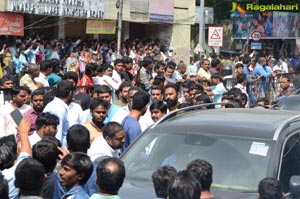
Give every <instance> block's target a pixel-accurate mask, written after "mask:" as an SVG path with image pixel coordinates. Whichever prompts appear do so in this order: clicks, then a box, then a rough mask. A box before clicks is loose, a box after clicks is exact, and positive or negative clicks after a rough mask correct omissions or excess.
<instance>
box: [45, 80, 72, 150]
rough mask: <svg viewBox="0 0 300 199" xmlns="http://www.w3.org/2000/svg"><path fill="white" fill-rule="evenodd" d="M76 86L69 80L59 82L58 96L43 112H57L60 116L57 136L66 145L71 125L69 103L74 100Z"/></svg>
mask: <svg viewBox="0 0 300 199" xmlns="http://www.w3.org/2000/svg"><path fill="white" fill-rule="evenodd" d="M74 91H75V87H74V86H73V84H72V83H71V82H69V81H67V80H63V81H61V82H59V83H58V84H57V88H56V97H55V98H54V99H53V100H52V101H51V102H49V103H48V104H47V106H46V107H45V109H44V111H43V112H49V113H52V114H55V115H56V116H57V117H58V118H59V125H58V126H57V134H56V138H57V139H58V140H59V141H60V142H61V143H62V145H63V146H66V136H67V130H68V128H69V127H70V125H69V121H68V111H69V104H70V103H71V102H72V100H73V92H74Z"/></svg>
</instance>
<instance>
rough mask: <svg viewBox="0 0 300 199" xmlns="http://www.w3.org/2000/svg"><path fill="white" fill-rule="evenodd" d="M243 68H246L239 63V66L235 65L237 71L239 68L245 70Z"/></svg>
mask: <svg viewBox="0 0 300 199" xmlns="http://www.w3.org/2000/svg"><path fill="white" fill-rule="evenodd" d="M243 67H244V65H243V64H241V63H237V64H236V65H235V69H237V68H243Z"/></svg>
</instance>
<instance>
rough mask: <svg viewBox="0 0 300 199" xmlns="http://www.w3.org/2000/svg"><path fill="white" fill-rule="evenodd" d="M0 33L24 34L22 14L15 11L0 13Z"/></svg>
mask: <svg viewBox="0 0 300 199" xmlns="http://www.w3.org/2000/svg"><path fill="white" fill-rule="evenodd" d="M0 35H14V36H24V16H23V15H22V14H17V13H5V12H1V13H0Z"/></svg>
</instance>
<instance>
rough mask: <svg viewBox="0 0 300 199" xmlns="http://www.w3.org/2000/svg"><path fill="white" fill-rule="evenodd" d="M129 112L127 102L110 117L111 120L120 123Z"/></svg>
mask: <svg viewBox="0 0 300 199" xmlns="http://www.w3.org/2000/svg"><path fill="white" fill-rule="evenodd" d="M129 113H130V111H129V108H128V104H127V105H126V106H123V107H121V108H119V109H118V110H117V111H116V113H115V115H114V116H113V117H112V119H111V122H118V123H119V124H122V121H123V120H124V118H125V117H126V116H127V115H129Z"/></svg>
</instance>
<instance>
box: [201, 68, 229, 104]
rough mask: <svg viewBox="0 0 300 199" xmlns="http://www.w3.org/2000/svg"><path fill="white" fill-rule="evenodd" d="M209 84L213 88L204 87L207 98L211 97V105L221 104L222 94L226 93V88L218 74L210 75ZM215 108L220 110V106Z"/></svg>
mask: <svg viewBox="0 0 300 199" xmlns="http://www.w3.org/2000/svg"><path fill="white" fill-rule="evenodd" d="M211 83H212V84H213V85H215V86H213V87H204V89H205V92H206V94H207V95H208V96H213V103H221V102H222V96H223V93H225V92H226V88H225V87H224V84H223V79H222V76H221V75H219V74H214V75H212V76H211ZM215 108H221V105H215Z"/></svg>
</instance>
